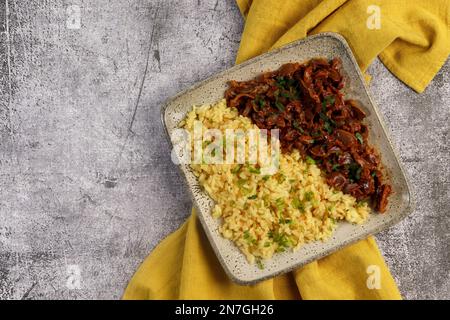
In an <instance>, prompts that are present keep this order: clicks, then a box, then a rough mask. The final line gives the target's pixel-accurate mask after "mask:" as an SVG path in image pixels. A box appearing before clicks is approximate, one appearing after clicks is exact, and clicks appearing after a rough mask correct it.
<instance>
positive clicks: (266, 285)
mask: <svg viewBox="0 0 450 320" xmlns="http://www.w3.org/2000/svg"><path fill="white" fill-rule="evenodd" d="M237 3H238V5H239V8H240V10H241V12H242V14H243V15H244V17H245V19H246V24H245V28H244V32H243V35H242V40H241V46H240V48H239V53H238V57H237V63H239V62H242V61H244V60H246V59H249V58H251V57H254V56H256V55H259V54H261V53H263V52H265V51H267V50H270V49H272V48H275V47H279V46H282V45H284V44H287V43H289V42H291V41H294V40H297V39H300V38H303V37H305V36H307V35H309V34H315V33H320V32H324V31H334V32H338V33H340V34H342V35H343V36H344V37H345V38H346V39H347V41H348V42H349V44H350V47H351V48H352V50H353V52H354V54H355V56H356V58H357V61H358V63H359V65H360V67H361V69H362V70H365V69H366V68H367V66H368V65H369V64H370V62H371V61H372V60H373V59H374V58H375V57H376V56H377V55H379V56H380V58H381V59H382V61H383V63H384V64H385V65H386V66H387V67H388V68H389V69H390V70H391V71H392V72H393V73H394V74H395V75H396V76H397V77H398V78H400V79H401V80H402V81H403V82H405V83H406V84H408V85H409V86H410V87H412V88H413V89H415V90H416V91H418V92H421V91H423V90H424V89H425V87H426V86H427V84H428V83H429V82H430V81H431V79H432V78H433V76H434V75H435V73H436V72H437V71H438V70H439V69H440V67H441V66H442V64H443V63H444V62H445V60H446V59H447V56H448V54H449V51H450V41H449V16H450V14H449V8H450V2H449V1H447V0H428V1H413V0H404V1H399V0H397V1H395V0H367V1H366V0H322V1H320V0H253V1H252V0H237ZM369 6H372V7H371V8H369ZM373 6H378V8H379V9H380V11H379V12H380V14H381V16H380V20H379V22H380V23H381V24H380V29H376V28H375V29H373V28H372V29H370V28H368V27H367V19H368V18H369V16H370V17H372V18H371V19H375V20H371V22H374V21H375V22H374V23H376V17H375V16H373V14H375V15H376V12H375V11H376V10H377V9H376V7H375V9H374V7H373ZM368 8H369V11H368ZM373 10H375V11H373ZM377 276H379V277H377ZM378 280H379V285H380V286H379V288H378V286H377V281H378ZM123 298H124V299H299V298H302V299H400V298H401V296H400V293H399V291H398V289H397V286H396V284H395V282H394V280H393V279H392V276H391V274H390V273H389V270H388V268H387V266H386V264H385V262H384V260H383V257H382V256H381V254H380V252H379V250H378V247H377V245H376V243H375V240H374V239H373V238H372V237H369V238H368V239H366V240H363V241H360V242H358V243H356V244H353V245H350V246H348V247H346V248H344V249H342V250H340V251H338V252H336V253H333V254H331V255H329V256H328V257H326V258H323V259H320V260H318V261H315V262H313V263H310V264H308V265H307V266H305V267H303V268H300V269H298V270H296V271H294V272H291V273H289V274H285V275H282V276H278V277H276V278H274V279H270V280H266V281H263V282H261V283H258V284H256V285H253V286H240V285H237V284H235V283H233V282H231V281H230V280H229V279H228V277H227V276H226V275H225V273H224V271H223V269H222V267H221V266H220V264H219V262H218V260H217V258H216V256H215V254H214V252H213V251H212V249H211V247H210V245H209V242H208V240H207V238H206V236H205V235H204V232H203V229H202V227H201V226H200V224H199V221H198V219H197V217H196V215H195V212H193V213H192V215H191V217H190V218H189V219H188V221H187V222H186V223H184V224H183V226H182V227H181V228H180V229H178V230H177V231H176V232H174V233H173V234H171V235H170V236H169V237H167V238H166V239H165V240H164V241H162V242H161V243H160V244H159V245H158V246H157V247H156V248H155V250H154V251H153V252H152V253H151V255H150V256H149V257H148V258H147V259H146V260H145V261H144V262H143V264H142V265H141V266H140V268H139V269H138V271H137V272H136V274H135V275H134V277H133V278H132V280H131V281H130V283H129V285H128V287H127V289H126V290H125V293H124V296H123Z"/></svg>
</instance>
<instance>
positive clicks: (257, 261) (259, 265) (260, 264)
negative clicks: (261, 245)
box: [256, 259, 264, 270]
mask: <svg viewBox="0 0 450 320" xmlns="http://www.w3.org/2000/svg"><path fill="white" fill-rule="evenodd" d="M256 265H257V266H258V268H259V269H261V270H263V269H264V264H263V263H262V262H261V259H256Z"/></svg>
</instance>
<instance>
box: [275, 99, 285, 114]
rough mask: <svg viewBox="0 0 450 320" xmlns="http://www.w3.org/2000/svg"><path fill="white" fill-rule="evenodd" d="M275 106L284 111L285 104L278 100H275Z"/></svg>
mask: <svg viewBox="0 0 450 320" xmlns="http://www.w3.org/2000/svg"><path fill="white" fill-rule="evenodd" d="M275 107H277V109H278V110H280V112H284V105H283V104H282V103H281V102H279V101H278V100H277V101H275Z"/></svg>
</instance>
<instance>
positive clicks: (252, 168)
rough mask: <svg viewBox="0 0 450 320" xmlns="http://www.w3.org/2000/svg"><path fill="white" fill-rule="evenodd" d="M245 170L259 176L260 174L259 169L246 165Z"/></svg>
mask: <svg viewBox="0 0 450 320" xmlns="http://www.w3.org/2000/svg"><path fill="white" fill-rule="evenodd" d="M247 168H248V171H249V172H250V173H256V174H260V173H261V169H260V168H254V167H252V166H250V165H248V166H247Z"/></svg>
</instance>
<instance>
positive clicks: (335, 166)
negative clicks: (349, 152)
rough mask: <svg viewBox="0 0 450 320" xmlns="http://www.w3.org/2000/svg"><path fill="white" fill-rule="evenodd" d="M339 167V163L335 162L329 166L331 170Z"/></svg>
mask: <svg viewBox="0 0 450 320" xmlns="http://www.w3.org/2000/svg"><path fill="white" fill-rule="evenodd" d="M339 167H340V165H339V164H337V163H335V164H333V166H332V167H331V170H333V171H337V169H339Z"/></svg>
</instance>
